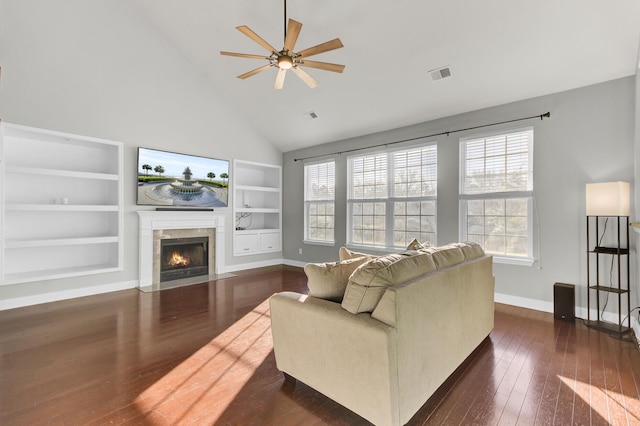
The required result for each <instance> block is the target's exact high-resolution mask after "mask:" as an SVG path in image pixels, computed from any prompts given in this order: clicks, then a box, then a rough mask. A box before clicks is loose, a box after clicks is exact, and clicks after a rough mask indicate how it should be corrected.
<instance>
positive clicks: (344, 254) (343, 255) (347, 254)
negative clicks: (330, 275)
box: [339, 247, 376, 260]
mask: <svg viewBox="0 0 640 426" xmlns="http://www.w3.org/2000/svg"><path fill="white" fill-rule="evenodd" d="M339 256H340V260H347V259H355V258H356V257H362V256H366V257H368V258H369V259H373V258H374V257H376V256H373V255H371V254H367V253H359V252H357V251H351V250H349V249H348V248H346V247H340V251H339Z"/></svg>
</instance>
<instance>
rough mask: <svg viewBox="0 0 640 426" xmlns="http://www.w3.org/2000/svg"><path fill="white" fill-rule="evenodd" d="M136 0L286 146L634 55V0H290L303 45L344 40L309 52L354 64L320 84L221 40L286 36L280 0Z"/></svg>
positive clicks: (631, 61)
mask: <svg viewBox="0 0 640 426" xmlns="http://www.w3.org/2000/svg"><path fill="white" fill-rule="evenodd" d="M131 1H132V2H133V3H134V4H135V5H136V6H137V8H138V9H139V11H140V12H141V13H142V14H144V15H145V16H146V17H147V18H148V19H149V21H150V22H151V23H152V24H153V25H154V26H155V27H156V28H157V29H158V31H159V32H160V33H161V34H162V35H163V36H164V37H166V39H167V40H169V42H171V43H172V44H173V45H174V46H175V47H176V48H177V49H178V50H179V51H180V52H181V53H182V54H183V55H184V56H185V58H186V59H187V60H188V61H190V62H191V63H192V64H193V65H194V67H196V68H197V70H198V72H200V73H202V74H203V75H204V76H206V78H208V79H209V80H210V81H211V84H212V85H213V87H214V88H215V90H216V91H217V92H218V93H219V95H220V97H222V98H224V99H226V100H227V101H228V103H229V104H230V105H231V106H233V107H234V108H237V109H238V110H239V111H240V112H241V113H242V114H244V115H245V116H246V118H247V120H248V122H250V123H252V125H253V126H255V127H256V128H257V129H258V130H259V131H260V132H261V133H262V134H263V135H264V137H265V138H267V139H268V140H270V141H271V142H273V143H274V144H275V145H276V146H278V147H279V148H280V149H281V150H282V151H290V150H293V149H297V148H303V147H307V146H311V145H316V144H320V143H325V142H331V141H335V140H340V139H345V138H349V137H353V136H358V135H363V134H369V133H373V132H377V131H382V130H386V129H391V128H396V127H401V126H406V125H410V124H414V123H419V122H424V121H429V120H433V119H436V118H440V117H446V116H451V115H455V114H458V113H463V112H467V111H472V110H476V109H480V108H484V107H489V106H494V105H500V104H504V103H508V102H512V101H517V100H521V99H527V98H532V97H536V96H541V95H545V94H549V93H555V92H560V91H564V90H568V89H573V88H577V87H582V86H587V85H590V84H594V83H599V82H603V81H608V80H612V79H616V78H620V77H624V76H628V75H632V74H634V73H635V72H636V69H637V66H638V45H639V42H640V1H637V0H616V1H608V2H605V1H602V0H560V1H558V0H538V1H535V2H532V1H530V2H524V1H513V0H482V1H477V0H476V1H460V0H454V1H433V0H396V1H393V2H391V1H382V0H374V1H371V0H349V1H344V0H322V1H312V0H289V1H288V2H287V3H288V4H287V17H288V18H292V19H295V20H297V21H299V22H301V23H302V24H303V27H302V31H301V33H300V36H299V38H298V41H297V43H296V50H300V49H302V48H306V47H310V46H314V45H316V44H319V43H322V42H325V41H328V40H330V39H333V38H336V37H339V38H340V39H341V40H342V42H343V43H344V46H345V47H344V48H342V49H339V50H335V51H332V52H328V53H323V54H321V55H318V56H315V57H313V59H314V60H318V61H324V62H332V63H339V64H345V65H346V69H345V71H344V73H342V74H337V73H333V72H327V71H321V70H315V69H309V68H307V70H308V72H309V74H311V75H312V76H313V77H314V78H315V79H316V80H318V82H319V83H320V84H319V86H318V87H316V88H315V89H310V88H309V87H308V86H307V85H306V84H304V83H303V82H302V81H301V80H300V79H298V78H297V77H296V76H295V75H293V74H292V73H288V75H287V78H286V81H285V85H284V89H283V90H274V89H273V83H274V80H275V76H276V70H275V69H273V70H271V69H270V70H267V71H266V72H263V73H261V74H258V75H255V76H253V77H250V78H248V79H246V80H240V79H237V78H236V76H238V75H240V74H242V73H245V72H247V71H249V70H252V69H254V68H257V67H259V66H260V65H262V64H263V63H262V62H261V61H260V60H256V59H241V58H235V57H228V56H221V55H220V54H219V51H220V50H226V51H233V52H243V53H254V54H260V55H262V54H265V51H264V50H263V49H262V48H261V47H260V46H259V45H257V44H256V43H254V42H253V41H252V40H250V39H249V38H248V37H246V36H245V35H243V34H242V33H240V32H239V31H237V30H236V29H235V27H237V26H239V25H247V26H248V27H250V28H251V29H252V30H253V31H255V32H256V33H258V34H259V35H260V36H261V37H262V38H264V39H265V40H266V41H268V42H269V43H271V44H272V45H273V46H274V47H276V48H278V49H280V48H282V45H283V39H284V3H283V1H282V0H229V1H225V2H223V1H220V0H189V1H187V2H185V1H179V0H131ZM265 63H266V62H265ZM443 66H449V67H450V68H451V71H452V77H451V78H447V79H442V80H439V81H432V80H431V78H430V76H429V72H428V71H429V70H433V69H436V68H440V67H443ZM312 111H313V112H315V114H316V115H317V118H316V119H311V118H310V117H309V114H308V113H309V112H312ZM537 112H538V111H535V112H534V113H537Z"/></svg>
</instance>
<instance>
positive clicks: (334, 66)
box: [298, 61, 344, 73]
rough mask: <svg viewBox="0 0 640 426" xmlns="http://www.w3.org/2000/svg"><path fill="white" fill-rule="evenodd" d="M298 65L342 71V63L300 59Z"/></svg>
mask: <svg viewBox="0 0 640 426" xmlns="http://www.w3.org/2000/svg"><path fill="white" fill-rule="evenodd" d="M298 65H301V66H303V67H309V68H317V69H319V70H325V71H332V72H339V73H341V72H342V71H344V65H340V64H331V63H329V62H318V61H301V62H300V64H298Z"/></svg>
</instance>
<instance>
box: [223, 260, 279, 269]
mask: <svg viewBox="0 0 640 426" xmlns="http://www.w3.org/2000/svg"><path fill="white" fill-rule="evenodd" d="M283 263H284V261H283V260H282V259H272V260H264V261H261V262H251V263H240V264H238V265H226V267H225V268H224V271H225V272H235V271H243V270H245V269H254V268H264V267H265V266H274V265H282V264H283Z"/></svg>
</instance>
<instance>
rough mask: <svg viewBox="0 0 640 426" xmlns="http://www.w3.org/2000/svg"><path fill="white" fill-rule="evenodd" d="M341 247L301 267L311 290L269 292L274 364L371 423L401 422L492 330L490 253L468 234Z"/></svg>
mask: <svg viewBox="0 0 640 426" xmlns="http://www.w3.org/2000/svg"><path fill="white" fill-rule="evenodd" d="M343 250H344V249H341V258H342V259H343V260H342V261H341V262H334V263H329V264H316V265H313V267H309V265H307V266H308V267H305V272H307V275H308V276H309V287H310V295H309V296H306V295H302V294H298V293H293V292H282V293H278V294H276V295H274V296H273V297H272V298H271V300H270V306H271V324H272V334H273V344H274V350H275V357H276V363H277V367H278V369H279V370H280V371H282V372H284V373H286V374H287V375H289V376H291V377H293V378H295V379H297V380H300V381H301V382H303V383H305V384H307V385H309V386H311V387H313V388H314V389H316V390H318V391H319V392H321V393H323V394H324V395H326V396H328V397H329V398H331V399H333V400H334V401H336V402H338V403H340V404H342V405H343V406H345V407H347V408H349V409H350V410H352V411H354V412H355V413H357V414H359V415H360V416H362V417H364V418H365V419H367V420H369V421H371V422H372V423H374V424H377V425H400V424H405V423H407V422H408V421H409V420H410V419H411V417H412V416H413V415H414V414H415V413H416V411H418V409H420V407H421V406H422V405H423V404H424V403H425V402H426V401H427V399H428V398H429V397H430V396H431V395H432V394H433V393H434V392H435V391H436V390H437V389H438V387H439V386H440V385H441V384H442V383H443V382H444V381H445V380H446V379H447V378H448V377H449V376H450V375H451V373H453V371H454V370H455V369H456V368H457V367H458V366H459V365H460V364H461V363H462V362H463V361H464V360H465V359H466V358H467V357H468V356H469V355H470V354H471V353H472V352H473V351H474V349H475V348H476V347H477V346H478V345H479V344H480V343H481V342H482V341H483V340H484V339H485V338H486V337H487V336H488V335H489V333H490V332H491V330H492V329H493V295H494V277H493V270H492V258H491V256H487V255H485V254H484V253H483V252H482V249H480V248H479V246H476V245H473V244H465V243H457V244H451V245H448V246H444V247H430V248H426V249H420V250H417V251H409V252H405V253H402V254H394V255H388V256H383V257H377V258H364V259H361V258H359V257H357V255H353V256H352V257H353V258H354V259H359V260H354V259H345V257H349V256H342V254H343ZM347 252H348V251H347ZM345 265H346V266H345ZM351 271H353V272H351ZM323 287H325V288H328V289H329V290H327V291H322V288H323ZM341 291H344V296H343V297H342V300H341V301H339V300H338V299H340V297H339V294H340V292H341ZM314 293H325V294H323V296H322V297H324V298H320V297H314V296H313V294H314ZM327 299H330V300H327ZM339 302H340V303H339Z"/></svg>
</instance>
